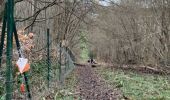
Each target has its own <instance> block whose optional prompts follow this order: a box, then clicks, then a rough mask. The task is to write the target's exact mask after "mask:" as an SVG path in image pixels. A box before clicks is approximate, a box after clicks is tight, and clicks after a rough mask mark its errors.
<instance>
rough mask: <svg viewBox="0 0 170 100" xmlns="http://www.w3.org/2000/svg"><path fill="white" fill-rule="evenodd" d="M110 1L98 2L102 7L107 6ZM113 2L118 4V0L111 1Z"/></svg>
mask: <svg viewBox="0 0 170 100" xmlns="http://www.w3.org/2000/svg"><path fill="white" fill-rule="evenodd" d="M109 1H110V0H99V3H100V4H101V5H103V6H108V5H109ZM113 1H114V2H118V1H119V0H113Z"/></svg>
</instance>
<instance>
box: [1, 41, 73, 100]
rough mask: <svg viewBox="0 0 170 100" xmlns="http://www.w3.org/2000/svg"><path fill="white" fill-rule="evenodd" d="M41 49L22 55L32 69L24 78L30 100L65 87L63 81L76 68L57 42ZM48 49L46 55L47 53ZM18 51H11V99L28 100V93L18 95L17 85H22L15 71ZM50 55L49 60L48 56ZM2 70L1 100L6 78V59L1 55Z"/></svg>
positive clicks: (68, 53) (70, 57)
mask: <svg viewBox="0 0 170 100" xmlns="http://www.w3.org/2000/svg"><path fill="white" fill-rule="evenodd" d="M45 41H46V44H44V46H42V47H39V48H35V49H33V50H32V51H31V52H30V53H29V54H25V57H27V58H28V59H29V62H30V65H31V69H30V71H29V72H28V73H27V74H26V75H27V77H28V79H29V81H28V83H29V86H30V92H31V95H32V100H36V99H37V98H41V96H45V95H49V91H50V93H55V91H57V90H59V89H60V88H61V87H62V86H63V85H64V80H65V78H66V77H67V75H68V74H69V73H70V72H71V71H72V70H73V69H74V68H75V65H74V59H75V57H74V55H73V54H72V52H71V50H70V49H69V48H67V47H64V46H61V45H60V44H57V43H56V41H54V40H51V41H50V42H49V46H47V40H45ZM48 49H49V51H48ZM16 52H17V50H16V48H14V51H13V55H12V57H13V66H12V71H13V74H12V76H11V77H12V81H11V82H10V83H11V84H12V86H13V89H12V92H11V94H12V99H14V100H25V99H27V94H28V93H27V92H25V93H21V92H20V84H21V83H22V79H23V77H22V75H18V71H17V68H16V66H15V63H16V60H17V59H16V58H18V54H16ZM48 53H49V56H48ZM1 58H2V66H1V67H0V100H1V99H2V100H3V99H4V98H5V95H6V91H5V83H6V82H5V81H6V79H5V77H6V74H5V73H6V64H5V63H6V56H5V52H4V54H3V55H2V57H1Z"/></svg>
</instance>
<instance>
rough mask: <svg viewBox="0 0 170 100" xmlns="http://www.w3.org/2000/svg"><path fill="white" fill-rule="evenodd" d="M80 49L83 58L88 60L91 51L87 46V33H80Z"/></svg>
mask: <svg viewBox="0 0 170 100" xmlns="http://www.w3.org/2000/svg"><path fill="white" fill-rule="evenodd" d="M80 35H81V36H80V49H81V54H80V56H81V59H82V60H87V59H88V58H89V51H88V47H87V37H86V34H85V33H83V32H82V33H81V34H80Z"/></svg>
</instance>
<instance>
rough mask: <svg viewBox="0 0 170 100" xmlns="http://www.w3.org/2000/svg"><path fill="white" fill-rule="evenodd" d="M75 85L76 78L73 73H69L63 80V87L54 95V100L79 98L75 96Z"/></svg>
mask: <svg viewBox="0 0 170 100" xmlns="http://www.w3.org/2000/svg"><path fill="white" fill-rule="evenodd" d="M76 85H77V78H76V75H75V73H74V72H73V73H71V74H70V75H69V76H68V77H67V78H66V80H65V86H64V88H63V89H61V90H60V91H58V92H57V93H56V95H55V100H75V98H77V99H78V98H79V97H78V96H75V95H74V93H75V92H76V91H75V86H76Z"/></svg>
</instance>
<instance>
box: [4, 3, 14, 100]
mask: <svg viewBox="0 0 170 100" xmlns="http://www.w3.org/2000/svg"><path fill="white" fill-rule="evenodd" d="M12 1H13V0H8V1H7V13H8V14H7V57H6V65H7V69H6V100H11V99H12V48H13V27H12V26H13V25H12V16H13V15H12V11H13V8H12V7H13V3H12Z"/></svg>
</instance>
